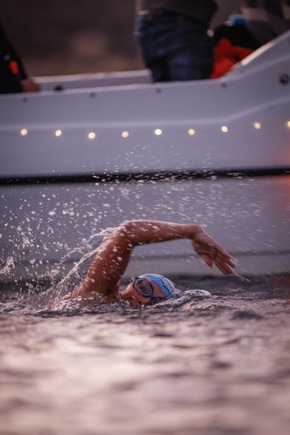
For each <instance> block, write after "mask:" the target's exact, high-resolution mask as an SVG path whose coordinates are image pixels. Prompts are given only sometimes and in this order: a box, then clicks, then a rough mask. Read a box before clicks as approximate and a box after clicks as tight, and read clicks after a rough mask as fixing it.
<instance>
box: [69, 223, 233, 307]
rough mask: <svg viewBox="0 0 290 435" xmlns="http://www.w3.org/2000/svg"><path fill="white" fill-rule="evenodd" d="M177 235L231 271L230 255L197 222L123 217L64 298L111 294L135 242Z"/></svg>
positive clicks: (212, 262)
mask: <svg viewBox="0 0 290 435" xmlns="http://www.w3.org/2000/svg"><path fill="white" fill-rule="evenodd" d="M177 239H189V240H191V242H192V247H193V249H194V251H195V252H196V253H197V254H198V255H200V257H201V258H202V259H203V260H204V261H205V263H206V264H207V265H208V266H209V267H212V266H213V265H215V266H217V267H218V269H219V270H220V271H221V272H222V273H224V274H225V275H230V274H232V273H233V270H232V268H233V267H235V264H234V262H233V260H232V258H231V256H230V255H229V254H228V253H227V252H226V251H225V250H224V249H223V248H222V247H221V246H220V245H219V244H218V243H217V242H216V241H215V240H214V239H213V238H212V237H210V236H209V235H208V234H207V233H206V232H205V231H204V230H203V229H202V228H201V227H200V226H199V225H195V224H177V223H172V222H163V221H151V220H149V221H148V220H137V221H126V222H124V223H122V224H121V225H120V226H118V227H117V228H116V229H115V230H114V232H113V233H112V234H111V235H110V236H109V237H108V238H107V239H106V240H105V241H104V242H103V243H102V245H101V246H100V249H99V251H98V253H97V254H96V256H95V258H94V259H93V261H92V263H91V265H90V267H89V269H88V272H87V276H86V278H85V279H84V281H83V282H82V283H81V285H80V286H79V287H78V288H77V289H76V290H75V291H74V292H73V293H72V294H71V295H69V296H67V297H66V298H65V299H71V298H75V297H78V296H82V297H86V296H88V295H90V294H91V293H92V292H98V293H101V294H103V295H105V296H107V297H108V298H109V299H110V298H113V297H114V296H115V295H116V293H117V292H118V287H119V286H118V284H119V281H120V279H121V277H122V275H123V273H124V272H125V270H126V268H127V266H128V263H129V260H130V256H131V253H132V251H133V249H134V247H135V246H139V245H146V244H150V243H157V242H166V241H169V240H177Z"/></svg>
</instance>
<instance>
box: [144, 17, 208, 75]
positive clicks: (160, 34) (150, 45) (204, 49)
mask: <svg viewBox="0 0 290 435" xmlns="http://www.w3.org/2000/svg"><path fill="white" fill-rule="evenodd" d="M136 36H137V39H138V42H139V45H140V47H141V50H142V56H143V61H144V63H145V65H146V67H147V68H149V69H150V70H151V73H152V79H153V81H154V82H168V81H175V80H177V81H183V80H199V79H207V78H209V77H210V75H211V73H212V69H213V60H214V52H213V42H212V38H211V37H209V36H208V34H207V26H206V25H205V24H203V23H202V22H200V21H198V20H195V19H193V18H190V17H185V16H181V15H177V14H173V13H170V12H169V13H166V12H159V13H156V14H155V15H154V16H153V17H148V16H147V15H140V16H137V18H136Z"/></svg>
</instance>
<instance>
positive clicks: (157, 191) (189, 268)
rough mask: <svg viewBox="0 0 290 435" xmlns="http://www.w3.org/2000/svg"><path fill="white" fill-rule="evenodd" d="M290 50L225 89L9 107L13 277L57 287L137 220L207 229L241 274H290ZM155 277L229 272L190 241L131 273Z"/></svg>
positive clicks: (94, 80) (284, 42)
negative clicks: (95, 243)
mask: <svg viewBox="0 0 290 435" xmlns="http://www.w3.org/2000/svg"><path fill="white" fill-rule="evenodd" d="M289 45H290V34H285V35H283V36H282V37H280V38H277V39H276V40H275V41H273V43H271V44H268V45H267V46H265V47H263V49H261V50H258V51H257V52H256V53H255V54H254V55H253V56H251V57H249V58H247V59H246V60H245V61H244V62H243V63H242V64H241V66H239V67H238V68H237V69H236V70H234V71H232V72H231V73H229V74H228V75H227V76H225V77H224V78H222V79H219V80H212V81H210V80H207V81H198V82H185V83H170V84H162V85H158V84H148V83H145V82H148V75H147V74H143V73H142V74H140V73H137V74H136V75H134V74H133V73H130V74H128V75H127V76H125V75H124V74H116V75H112V74H110V75H109V76H108V77H107V78H105V77H104V76H102V77H100V76H97V75H96V76H95V77H90V78H87V79H86V78H85V77H80V78H78V79H75V80H73V79H72V78H70V79H69V78H67V79H65V78H62V79H60V78H56V79H54V80H51V81H49V80H46V81H45V80H43V81H42V86H43V89H45V90H44V91H43V92H42V93H40V94H27V95H24V94H17V95H5V96H1V97H0V114H1V117H0V143H1V159H0V177H1V180H0V181H1V186H0V201H1V210H3V213H2V216H1V228H2V230H1V239H0V240H1V248H0V249H1V252H0V256H1V259H2V263H3V264H5V262H6V261H7V259H13V261H14V264H15V268H12V269H10V273H7V270H8V269H7V268H6V269H5V268H4V272H3V270H2V272H3V273H2V274H0V279H2V280H6V279H10V280H11V279H20V278H22V279H28V278H29V277H30V278H31V277H32V276H33V275H34V277H36V278H38V279H40V278H41V277H45V276H47V275H48V274H50V273H51V272H50V270H51V267H52V265H53V264H54V263H57V262H59V260H60V259H61V258H63V256H64V255H66V254H67V252H69V251H70V250H72V249H73V248H75V247H77V246H80V244H81V243H82V241H83V240H84V239H88V238H89V237H90V236H91V235H92V233H96V232H98V231H100V230H101V229H104V228H106V227H107V226H115V225H117V224H119V223H120V222H121V221H122V220H124V219H131V218H133V219H143V218H148V219H166V220H172V221H177V222H181V221H182V222H192V221H196V222H199V223H202V224H205V225H206V227H207V229H208V231H209V232H210V233H211V234H212V235H213V236H214V237H216V238H217V240H219V241H220V243H221V244H223V245H224V247H225V248H226V249H227V250H229V251H230V253H231V254H232V255H233V256H234V257H235V258H237V260H238V268H237V272H238V273H239V274H243V275H248V274H261V273H263V274H264V273H288V272H289V271H290V267H289V265H290V262H289V259H290V258H289V257H290V249H289V247H290V235H289V228H290V200H289V197H290V175H287V174H289V173H290V81H289V80H290V79H289V77H290V51H289ZM134 77H135V78H134ZM137 79H138V80H139V81H140V82H143V83H140V84H137V81H138V80H137ZM130 80H131V82H130ZM126 82H127V83H128V82H130V83H132V82H134V84H124V83H126ZM58 85H59V86H62V88H63V91H53V88H54V87H55V86H58ZM86 85H87V86H90V87H86ZM79 257H80V253H79V252H75V253H74V254H71V255H69V256H68V257H67V258H66V259H65V260H63V264H64V268H65V269H67V268H68V267H70V266H71V265H72V263H73V262H75V261H76V260H77V259H78V258H79ZM140 260H142V261H140ZM9 261H10V260H9ZM9 261H8V262H9ZM146 271H152V272H160V273H170V274H192V275H196V274H202V275H205V274H212V273H214V274H216V273H218V272H217V271H216V270H210V269H208V268H206V267H205V266H203V265H202V263H201V262H200V261H199V260H198V259H195V258H192V252H191V248H190V245H189V244H187V243H186V242H185V241H184V242H172V243H168V244H162V245H154V246H148V247H142V248H138V249H136V252H135V255H134V259H133V261H132V263H131V265H130V267H129V269H128V271H127V274H135V273H140V272H146ZM60 273H61V272H60ZM62 273H63V271H62Z"/></svg>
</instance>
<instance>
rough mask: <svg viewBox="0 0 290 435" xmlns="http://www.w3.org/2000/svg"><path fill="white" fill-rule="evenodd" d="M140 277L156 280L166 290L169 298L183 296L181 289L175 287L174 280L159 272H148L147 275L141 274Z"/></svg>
mask: <svg viewBox="0 0 290 435" xmlns="http://www.w3.org/2000/svg"><path fill="white" fill-rule="evenodd" d="M139 277H140V278H146V279H150V280H151V281H154V282H155V283H156V284H157V285H159V287H160V288H161V289H162V290H163V291H164V293H165V295H166V297H167V298H174V299H176V298H179V297H180V296H181V294H180V291H179V290H177V289H176V288H175V285H174V284H173V282H172V281H170V279H168V278H165V276H163V275H159V274H158V273H146V274H145V275H139Z"/></svg>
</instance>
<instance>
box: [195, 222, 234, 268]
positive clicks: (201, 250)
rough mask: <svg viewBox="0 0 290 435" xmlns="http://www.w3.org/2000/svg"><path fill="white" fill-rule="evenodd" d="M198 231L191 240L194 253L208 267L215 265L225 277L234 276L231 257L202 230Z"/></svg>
mask: <svg viewBox="0 0 290 435" xmlns="http://www.w3.org/2000/svg"><path fill="white" fill-rule="evenodd" d="M200 230H201V231H199V232H198V233H197V234H195V236H194V238H193V239H192V247H193V249H194V251H195V252H196V253H197V254H198V255H199V256H200V257H201V258H202V259H203V261H204V262H205V263H206V264H207V265H208V266H209V267H212V266H213V265H215V266H216V267H217V268H218V269H219V270H220V271H221V272H222V273H224V274H225V275H232V274H234V271H233V269H232V268H233V267H235V266H236V265H235V263H234V261H233V259H232V257H231V256H230V255H229V254H228V253H227V252H226V251H225V250H224V249H223V248H222V247H221V246H220V245H219V244H218V243H217V242H216V241H215V240H214V239H213V238H212V237H211V236H209V235H208V234H207V233H206V232H205V231H204V230H203V229H202V228H200Z"/></svg>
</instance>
